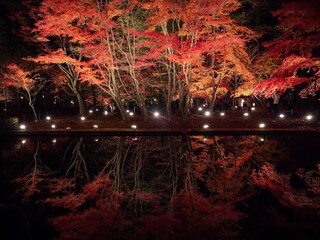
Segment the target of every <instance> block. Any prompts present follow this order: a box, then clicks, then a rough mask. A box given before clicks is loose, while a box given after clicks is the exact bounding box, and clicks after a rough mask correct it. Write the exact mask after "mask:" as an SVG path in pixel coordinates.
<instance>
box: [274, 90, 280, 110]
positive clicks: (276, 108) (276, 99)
mask: <svg viewBox="0 0 320 240" xmlns="http://www.w3.org/2000/svg"><path fill="white" fill-rule="evenodd" d="M279 102H280V94H279V93H278V92H277V93H276V94H275V95H274V96H273V112H274V114H275V115H277V114H278V112H279Z"/></svg>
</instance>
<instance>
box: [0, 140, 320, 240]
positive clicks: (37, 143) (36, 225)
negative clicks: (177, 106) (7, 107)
mask: <svg viewBox="0 0 320 240" xmlns="http://www.w3.org/2000/svg"><path fill="white" fill-rule="evenodd" d="M0 146H1V147H0V171H1V173H0V190H1V195H0V196H1V199H0V217H1V220H0V221H1V222H0V231H1V232H0V239H28V240H29V239H30V240H37V239H39V240H40V239H41V240H45V239H320V213H319V209H320V169H319V168H320V137H319V136H313V137H307V136H296V135H290V136H159V137H157V136H152V137H148V136H137V137H135V136H134V137H133V136H126V137H124V136H121V137H96V138H95V137H77V138H68V137H54V138H53V137H41V138H40V137H39V138H36V137H34V138H5V139H1V143H0ZM8 236H9V237H8Z"/></svg>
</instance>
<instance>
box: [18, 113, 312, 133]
mask: <svg viewBox="0 0 320 240" xmlns="http://www.w3.org/2000/svg"><path fill="white" fill-rule="evenodd" d="M130 113H132V112H130ZM132 114H133V113H132ZM205 115H206V116H210V112H209V111H206V112H205ZM154 116H155V117H159V116H160V114H159V112H154ZM220 116H222V117H223V116H225V113H224V112H221V113H220ZM243 116H244V117H248V116H249V113H248V112H245V113H243ZM279 118H281V119H283V118H285V115H284V114H283V113H281V114H279ZM305 119H306V120H308V121H310V120H312V119H313V116H312V115H311V114H308V115H307V116H306V117H305ZM46 120H48V121H50V120H51V117H50V116H47V117H46ZM80 120H81V121H85V120H86V118H85V117H84V116H82V117H80ZM92 127H93V128H94V129H98V128H99V126H98V125H97V124H94V125H93V126H92ZM259 127H260V128H264V127H265V124H264V123H260V124H259ZM19 128H20V129H21V130H26V128H27V127H26V125H25V124H21V125H20V126H19ZM55 128H56V125H55V124H51V129H55ZM131 128H132V129H137V125H132V126H131ZM203 128H204V129H207V128H209V126H208V125H207V124H205V125H204V126H203ZM66 129H71V128H70V127H67V128H66Z"/></svg>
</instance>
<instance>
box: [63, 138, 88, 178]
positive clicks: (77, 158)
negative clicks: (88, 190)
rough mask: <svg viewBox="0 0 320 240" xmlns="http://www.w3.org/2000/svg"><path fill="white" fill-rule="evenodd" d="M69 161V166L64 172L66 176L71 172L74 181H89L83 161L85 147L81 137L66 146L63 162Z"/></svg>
mask: <svg viewBox="0 0 320 240" xmlns="http://www.w3.org/2000/svg"><path fill="white" fill-rule="evenodd" d="M67 159H68V160H69V164H68V167H67V170H66V176H69V175H70V174H71V173H72V172H73V174H72V175H73V177H74V179H79V178H82V177H85V178H86V180H87V181H89V179H90V177H89V172H88V168H87V163H86V159H85V146H84V141H83V137H80V138H79V139H77V140H75V141H71V142H70V144H69V145H68V147H67V149H66V151H65V153H64V156H63V161H67Z"/></svg>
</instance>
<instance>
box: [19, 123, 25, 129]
mask: <svg viewBox="0 0 320 240" xmlns="http://www.w3.org/2000/svg"><path fill="white" fill-rule="evenodd" d="M19 128H20V129H21V130H25V129H26V128H27V127H26V125H24V124H21V125H20V126H19Z"/></svg>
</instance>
